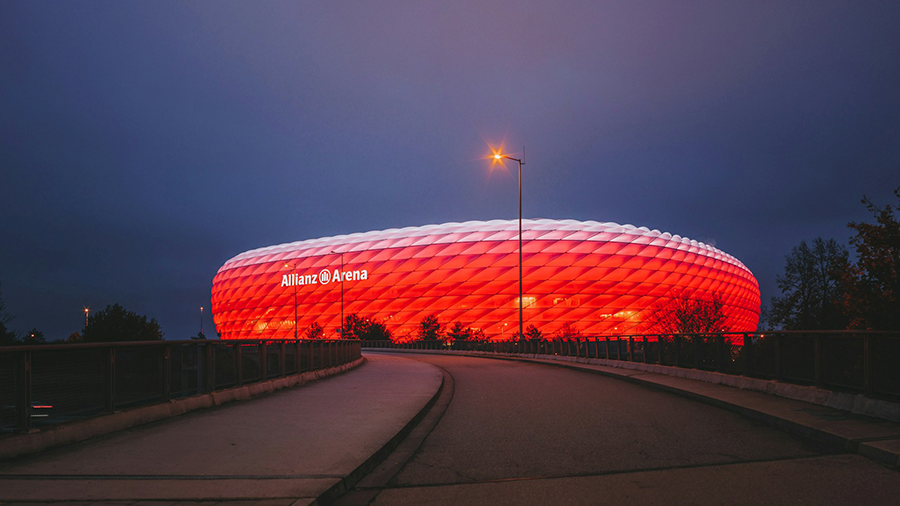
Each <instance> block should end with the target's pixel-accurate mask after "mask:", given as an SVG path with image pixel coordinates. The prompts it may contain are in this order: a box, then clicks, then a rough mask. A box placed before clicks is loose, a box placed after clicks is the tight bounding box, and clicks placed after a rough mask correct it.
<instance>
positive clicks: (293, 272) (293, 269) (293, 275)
mask: <svg viewBox="0 0 900 506" xmlns="http://www.w3.org/2000/svg"><path fill="white" fill-rule="evenodd" d="M284 266H285V267H290V268H291V284H292V285H294V341H296V340H297V276H296V274H297V263H296V262H294V264H293V265H291V264H288V263H287V262H285V264H284ZM201 311H202V309H201Z"/></svg>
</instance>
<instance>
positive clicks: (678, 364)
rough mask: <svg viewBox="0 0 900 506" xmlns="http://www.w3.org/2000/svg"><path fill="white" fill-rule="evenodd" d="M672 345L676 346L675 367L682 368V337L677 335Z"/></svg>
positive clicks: (673, 338)
mask: <svg viewBox="0 0 900 506" xmlns="http://www.w3.org/2000/svg"><path fill="white" fill-rule="evenodd" d="M672 343H673V344H674V345H675V367H681V336H680V335H678V334H675V336H674V337H672Z"/></svg>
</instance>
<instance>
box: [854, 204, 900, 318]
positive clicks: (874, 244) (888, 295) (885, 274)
mask: <svg viewBox="0 0 900 506" xmlns="http://www.w3.org/2000/svg"><path fill="white" fill-rule="evenodd" d="M894 195H896V196H897V198H898V199H900V187H898V188H897V189H896V190H894ZM862 203H863V204H865V205H866V208H868V210H869V211H870V212H871V213H872V214H873V215H874V216H875V223H874V224H873V223H850V224H848V225H847V226H848V227H850V228H851V229H853V230H855V231H856V235H855V236H853V237H851V238H850V244H851V245H853V246H854V247H855V248H856V254H857V256H858V260H857V261H856V265H855V268H854V269H853V270H852V271H850V272H849V274H848V276H847V284H848V285H849V286H848V290H847V291H848V294H847V295H848V296H847V298H846V303H847V304H846V310H847V313H848V314H849V317H850V327H852V328H863V329H873V330H900V222H898V221H897V217H896V216H895V214H894V210H895V209H896V210H897V211H900V205H897V206H896V207H893V206H891V205H886V206H884V207H878V206H876V205H875V204H874V203H872V201H871V200H869V199H868V198H863V200H862Z"/></svg>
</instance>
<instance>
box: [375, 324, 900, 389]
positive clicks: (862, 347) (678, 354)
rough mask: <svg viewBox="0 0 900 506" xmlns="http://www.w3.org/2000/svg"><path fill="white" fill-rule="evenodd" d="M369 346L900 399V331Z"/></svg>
mask: <svg viewBox="0 0 900 506" xmlns="http://www.w3.org/2000/svg"><path fill="white" fill-rule="evenodd" d="M363 347H366V348H402V349H417V350H436V349H456V350H464V351H483V352H494V353H520V354H527V355H562V356H573V357H583V358H601V359H607V360H622V361H629V362H643V363H648V364H659V365H666V366H672V367H684V368H695V369H702V370H708V371H717V372H721V373H726V374H740V375H745V376H752V377H757V378H764V379H775V380H779V381H785V382H790V383H797V384H802V385H815V386H817V387H819V388H829V389H833V390H846V391H853V392H861V393H864V394H865V395H868V396H872V397H884V398H887V399H890V400H900V333H898V332H865V331H818V332H800V331H794V332H764V333H727V334H653V335H622V336H606V337H587V338H578V339H554V340H549V341H548V340H522V341H518V342H514V341H489V342H478V341H454V342H446V341H414V342H411V343H391V342H389V341H367V342H364V343H363Z"/></svg>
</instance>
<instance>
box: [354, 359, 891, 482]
mask: <svg viewBox="0 0 900 506" xmlns="http://www.w3.org/2000/svg"><path fill="white" fill-rule="evenodd" d="M363 351H388V352H390V351H394V350H363ZM399 351H400V352H401V353H424V354H434V355H460V356H467V357H477V358H488V359H495V360H510V361H516V362H526V363H531V364H541V365H549V366H552V367H562V368H566V369H573V370H578V371H583V372H590V373H594V374H599V375H601V376H605V377H608V378H614V379H619V380H624V381H628V382H630V383H633V384H636V385H640V386H644V387H649V388H653V389H657V390H661V391H664V392H667V393H671V394H675V395H679V396H682V397H685V398H688V399H692V400H695V401H699V402H703V403H704V404H709V405H712V406H715V407H717V408H721V409H725V410H728V411H731V412H733V413H737V414H738V415H741V416H744V417H746V418H749V419H752V420H757V421H761V422H763V423H766V424H768V425H771V426H773V427H777V428H779V429H782V430H784V431H786V432H789V433H791V434H796V435H798V436H801V437H804V438H806V439H810V440H813V441H817V442H820V443H824V444H827V445H829V446H832V447H835V448H839V449H840V450H841V451H843V452H846V453H857V454H859V455H862V456H864V457H867V458H869V459H871V460H874V461H876V462H879V463H881V464H884V465H887V466H889V467H893V468H900V438H898V437H885V438H872V439H866V438H850V437H847V436H843V435H840V434H836V433H833V432H829V431H828V430H825V429H820V428H816V427H812V426H809V425H805V424H803V423H800V422H797V421H793V420H789V419H786V418H783V417H780V416H778V415H775V414H771V413H766V412H764V411H760V410H757V409H753V408H750V407H747V406H744V405H741V404H737V403H734V402H729V401H727V400H723V399H717V398H714V397H710V396H708V395H704V394H702V393H698V392H693V391H690V390H686V389H682V388H678V387H676V386H671V385H664V384H661V383H658V382H655V381H652V380H650V379H646V378H641V377H639V376H638V375H636V374H633V373H639V372H647V373H651V374H663V373H662V372H656V371H653V370H645V369H642V368H637V367H634V368H632V367H616V366H611V365H610V364H607V363H605V361H604V360H603V359H582V358H578V360H577V361H576V360H574V359H575V358H576V357H557V358H553V356H549V357H543V356H542V357H541V358H538V357H536V356H530V355H525V356H522V355H514V354H506V353H477V352H476V353H472V352H462V351H455V350H446V351H442V350H399ZM610 362H615V361H610ZM586 365H598V366H604V367H610V368H615V369H622V372H616V371H603V370H599V369H595V368H592V367H585V366H586ZM635 365H641V366H643V365H645V364H635ZM657 367H658V366H657ZM687 371H691V370H687ZM629 372H631V373H632V374H629ZM696 372H698V373H707V374H711V375H717V376H728V375H724V374H719V373H708V372H706V371H696ZM667 376H673V377H681V378H684V379H688V380H692V381H703V380H702V379H699V378H694V377H690V376H688V375H684V374H669V375H667ZM747 379H749V380H753V381H758V382H764V383H768V382H766V381H765V380H758V379H755V378H747ZM707 383H716V384H719V385H722V386H727V387H732V388H738V389H740V388H742V387H740V386H737V385H732V384H728V383H726V382H714V381H707ZM787 386H791V387H793V386H795V385H787ZM799 388H810V387H799ZM745 390H749V391H754V392H757V393H764V394H769V395H776V396H781V397H787V396H785V395H779V393H778V391H777V389H764V390H757V389H754V388H745ZM816 390H818V389H816ZM788 398H790V397H788ZM791 400H795V401H799V402H807V403H810V404H819V405H823V406H826V407H829V408H832V409H841V408H839V407H835V406H828V405H826V404H820V403H816V402H812V401H808V400H806V399H793V398H791ZM891 421H892V420H891ZM879 422H882V421H881V420H879ZM885 423H887V422H885Z"/></svg>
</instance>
